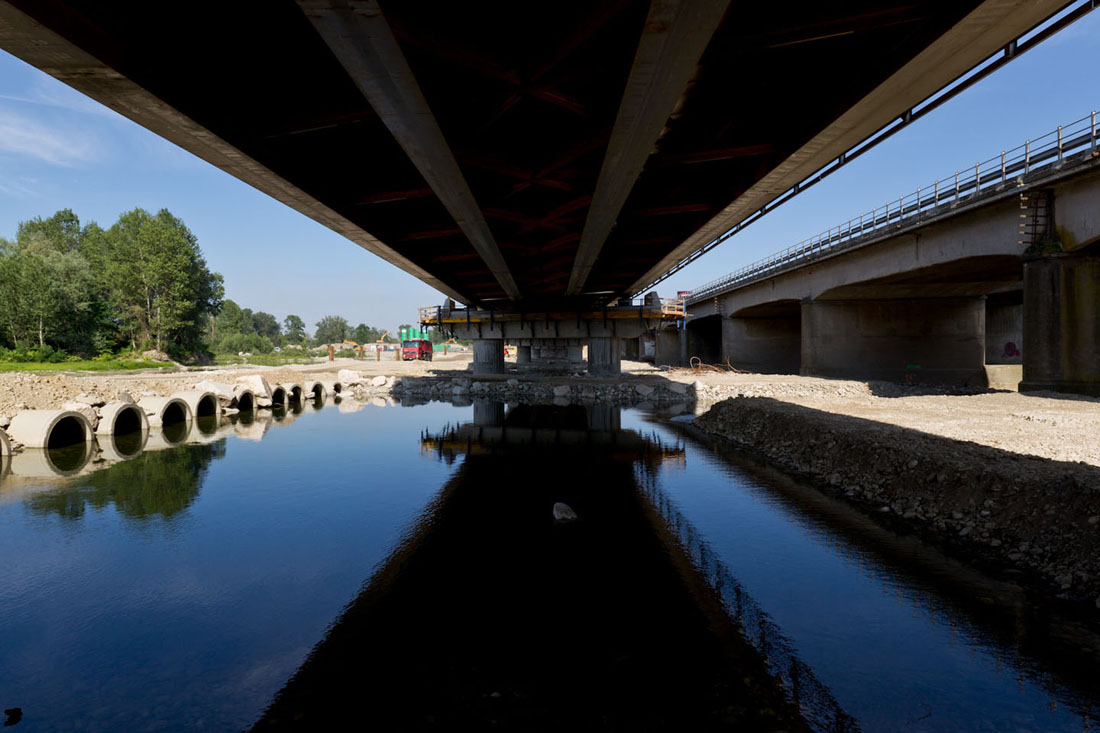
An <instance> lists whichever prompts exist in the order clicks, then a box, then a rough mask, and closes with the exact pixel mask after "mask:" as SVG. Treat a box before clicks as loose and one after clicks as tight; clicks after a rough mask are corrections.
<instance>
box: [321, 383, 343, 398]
mask: <svg viewBox="0 0 1100 733" xmlns="http://www.w3.org/2000/svg"><path fill="white" fill-rule="evenodd" d="M321 386H322V387H324V388H325V391H326V392H328V393H329V394H334V395H335V394H340V393H341V392H343V391H344V385H342V384H340V383H339V382H321Z"/></svg>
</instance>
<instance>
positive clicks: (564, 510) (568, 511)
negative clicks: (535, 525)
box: [554, 501, 577, 522]
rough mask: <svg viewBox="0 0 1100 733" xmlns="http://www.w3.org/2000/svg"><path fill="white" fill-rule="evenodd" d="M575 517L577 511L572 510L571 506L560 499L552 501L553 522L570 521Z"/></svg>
mask: <svg viewBox="0 0 1100 733" xmlns="http://www.w3.org/2000/svg"><path fill="white" fill-rule="evenodd" d="M576 518H577V513H576V512H575V511H573V508H572V507H571V506H569V505H568V504H566V503H565V502H562V501H556V502H554V521H555V522H572V521H574V520H575V519H576Z"/></svg>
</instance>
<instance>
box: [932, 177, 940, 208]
mask: <svg viewBox="0 0 1100 733" xmlns="http://www.w3.org/2000/svg"><path fill="white" fill-rule="evenodd" d="M933 187H934V188H935V191H936V198H935V200H934V202H933V203H934V204H935V205H936V206H939V205H940V182H939V181H936V182H935V183H934V184H933Z"/></svg>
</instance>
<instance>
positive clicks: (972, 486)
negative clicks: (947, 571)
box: [694, 397, 1100, 608]
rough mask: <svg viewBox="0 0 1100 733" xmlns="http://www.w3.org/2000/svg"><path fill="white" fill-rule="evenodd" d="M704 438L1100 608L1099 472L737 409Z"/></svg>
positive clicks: (912, 434)
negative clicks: (719, 441)
mask: <svg viewBox="0 0 1100 733" xmlns="http://www.w3.org/2000/svg"><path fill="white" fill-rule="evenodd" d="M694 424H695V426H696V427H698V428H699V429H701V430H703V431H704V432H706V433H708V434H710V435H712V436H715V437H716V438H719V439H722V440H725V441H728V442H730V443H732V444H734V445H736V446H738V447H740V448H742V449H747V450H749V451H750V452H752V453H754V454H756V455H758V456H761V457H763V458H764V459H766V460H767V461H769V462H771V463H773V464H774V465H777V466H779V467H781V468H782V469H784V470H786V471H790V472H793V473H795V474H798V475H800V476H802V477H805V478H808V479H810V480H811V481H813V482H814V483H815V484H817V485H818V486H819V488H820V489H821V490H822V491H824V492H825V493H828V494H831V495H833V496H835V497H838V498H841V499H843V500H845V501H847V502H849V503H852V504H854V505H856V506H858V507H861V508H863V509H864V510H865V511H867V512H869V513H872V514H874V515H876V516H877V517H878V518H879V519H881V520H882V521H884V522H886V523H888V524H891V525H893V526H895V527H898V528H903V529H906V530H908V531H912V532H915V533H918V534H919V535H921V536H922V537H924V538H925V539H927V540H929V541H931V542H933V543H935V544H938V545H941V546H943V547H944V548H945V549H947V550H948V551H949V552H951V553H952V554H954V555H955V556H956V557H959V558H960V559H963V560H965V561H968V562H972V563H976V564H979V565H982V566H984V567H986V568H988V569H991V570H993V571H994V572H1000V573H1002V574H1007V575H1008V576H1012V577H1014V578H1016V579H1017V580H1019V581H1021V582H1022V583H1023V584H1024V585H1026V586H1029V587H1032V588H1035V589H1038V590H1041V591H1043V592H1044V593H1048V594H1051V595H1053V596H1055V597H1057V598H1061V599H1065V600H1070V601H1075V602H1078V603H1081V604H1087V606H1088V607H1090V608H1100V468H1098V467H1096V466H1094V465H1089V464H1087V463H1084V462H1067V461H1056V460H1050V459H1046V458H1039V457H1036V456H1031V455H1022V454H1019V453H1014V452H1011V451H1007V450H1003V449H999V448H994V447H990V446H986V445H979V444H977V443H972V442H968V441H965V440H957V439H952V438H947V437H943V436H939V435H934V434H929V433H925V432H921V431H918V430H913V429H909V428H905V427H900V426H897V425H891V424H885V423H881V422H876V421H873V420H867V419H861V418H857V417H852V416H849V415H843V414H835V413H830V412H825V411H822V410H817V409H813V408H810V407H805V406H802V405H797V404H791V403H789V402H783V401H781V400H777V399H772V398H766V397H739V398H734V399H728V400H725V401H723V402H720V403H718V404H716V405H714V406H713V407H712V408H710V410H708V411H707V412H706V413H705V414H703V415H701V416H699V417H697V418H696V419H695V423H694Z"/></svg>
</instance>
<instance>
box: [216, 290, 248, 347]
mask: <svg viewBox="0 0 1100 733" xmlns="http://www.w3.org/2000/svg"><path fill="white" fill-rule="evenodd" d="M243 333H252V318H251V317H249V316H248V315H246V314H245V312H244V311H243V310H242V309H241V307H240V306H239V305H237V304H236V303H235V302H234V301H232V300H224V301H222V305H221V310H219V311H218V315H216V316H215V317H214V341H221V340H222V339H224V338H225V337H226V336H232V335H235V334H243Z"/></svg>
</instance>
